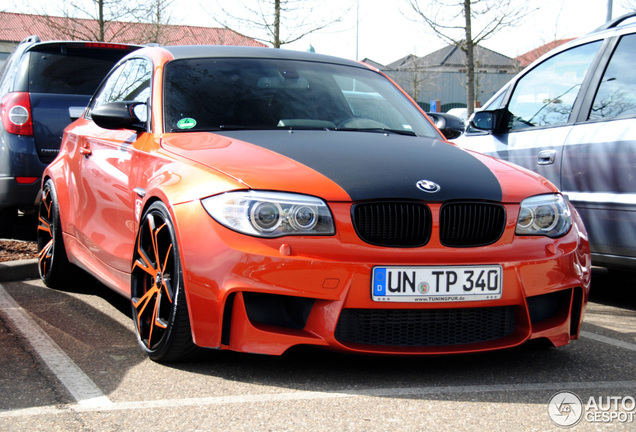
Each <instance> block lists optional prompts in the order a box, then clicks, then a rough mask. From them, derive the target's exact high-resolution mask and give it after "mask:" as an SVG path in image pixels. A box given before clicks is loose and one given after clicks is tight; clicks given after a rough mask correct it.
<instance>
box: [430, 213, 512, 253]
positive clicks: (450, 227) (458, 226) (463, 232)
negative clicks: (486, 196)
mask: <svg viewBox="0 0 636 432" xmlns="http://www.w3.org/2000/svg"><path fill="white" fill-rule="evenodd" d="M439 220H440V228H439V236H440V242H441V243H442V244H443V245H445V246H455V247H469V246H485V245H489V244H492V243H494V242H496V241H497V240H499V238H500V237H501V235H502V234H503V232H504V228H505V227H506V211H505V210H504V208H503V206H501V205H499V204H492V203H470V202H468V203H465V202H459V203H450V204H445V205H443V206H442V209H441V210H440V217H439Z"/></svg>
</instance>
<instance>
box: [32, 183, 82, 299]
mask: <svg viewBox="0 0 636 432" xmlns="http://www.w3.org/2000/svg"><path fill="white" fill-rule="evenodd" d="M37 242H38V270H39V273H40V278H41V279H42V281H43V282H44V284H45V285H46V286H48V287H49V288H62V287H63V286H64V285H65V284H66V283H67V281H69V280H70V278H71V277H72V275H73V274H74V273H75V268H74V266H73V265H72V264H71V263H69V261H68V257H67V256H66V249H65V248H64V238H63V235H62V225H61V223H60V208H59V203H58V200H57V193H56V192H55V186H54V185H53V181H52V180H50V179H49V180H47V181H46V183H45V184H44V187H43V188H42V201H41V202H40V207H39V209H38V229H37Z"/></svg>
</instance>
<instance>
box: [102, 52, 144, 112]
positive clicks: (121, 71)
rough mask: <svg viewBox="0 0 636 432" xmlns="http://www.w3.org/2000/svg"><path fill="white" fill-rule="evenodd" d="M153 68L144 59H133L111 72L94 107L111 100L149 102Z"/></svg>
mask: <svg viewBox="0 0 636 432" xmlns="http://www.w3.org/2000/svg"><path fill="white" fill-rule="evenodd" d="M151 76H152V68H151V66H150V63H149V62H148V61H147V60H144V59H132V60H129V61H127V62H125V63H123V64H121V65H120V66H119V67H118V68H117V69H116V70H115V71H114V72H113V73H111V74H110V76H109V77H108V79H107V80H106V82H105V83H104V85H103V86H102V88H101V89H100V90H99V92H98V93H97V96H96V97H95V100H94V101H93V108H94V107H96V106H99V105H103V104H105V103H109V102H123V101H126V102H148V98H149V97H150V78H151Z"/></svg>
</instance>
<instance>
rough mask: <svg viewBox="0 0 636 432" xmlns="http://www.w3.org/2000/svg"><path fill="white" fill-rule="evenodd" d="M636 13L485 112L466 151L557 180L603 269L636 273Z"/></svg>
mask: <svg viewBox="0 0 636 432" xmlns="http://www.w3.org/2000/svg"><path fill="white" fill-rule="evenodd" d="M635 18H636V13H632V14H628V15H625V16H623V17H620V18H617V19H616V20H614V21H612V22H609V23H607V24H606V25H604V26H603V27H601V28H599V29H597V30H595V31H594V32H593V33H591V34H589V35H587V36H585V37H582V38H580V39H577V40H575V41H572V42H570V43H568V44H566V45H563V46H561V47H559V48H558V49H556V50H554V51H552V52H550V53H548V54H546V55H545V56H543V57H542V58H540V59H538V60H537V61H536V62H534V63H533V64H531V65H530V66H528V68H526V69H525V70H524V71H523V72H521V73H520V74H519V75H518V76H516V77H515V78H514V79H513V80H511V81H510V82H509V83H508V84H507V85H506V86H505V87H504V88H502V89H501V90H500V91H499V92H498V93H496V94H495V95H494V96H493V98H492V99H491V100H489V101H488V102H487V103H486V105H484V108H483V110H482V111H479V112H476V113H475V114H474V115H473V117H472V119H471V121H470V123H469V126H468V127H467V130H466V132H465V134H464V135H462V136H461V137H459V138H458V139H457V140H456V142H457V144H458V145H460V146H461V147H465V148H469V149H473V150H476V151H479V152H482V153H487V154H490V155H494V156H496V157H499V158H502V159H505V160H508V161H511V162H514V163H516V164H518V165H521V166H523V167H526V168H528V169H530V170H532V171H535V172H537V173H539V174H541V175H543V176H544V177H546V178H548V179H549V180H550V181H552V182H553V183H554V184H555V185H556V186H557V187H559V188H560V189H561V190H562V191H563V192H564V194H565V195H566V196H567V197H568V198H569V199H570V201H571V202H572V203H573V204H574V205H575V207H576V208H577V209H578V210H579V212H580V213H581V216H582V217H583V220H584V222H585V226H586V228H587V230H588V233H589V236H590V243H591V247H592V259H593V262H594V264H596V265H601V266H605V267H614V268H625V269H631V270H636V55H634V53H636V20H635Z"/></svg>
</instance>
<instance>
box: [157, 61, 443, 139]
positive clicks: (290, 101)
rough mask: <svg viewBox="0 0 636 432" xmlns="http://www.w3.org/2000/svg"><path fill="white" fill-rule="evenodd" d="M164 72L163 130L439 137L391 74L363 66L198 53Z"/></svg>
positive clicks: (170, 65)
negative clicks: (352, 132)
mask: <svg viewBox="0 0 636 432" xmlns="http://www.w3.org/2000/svg"><path fill="white" fill-rule="evenodd" d="M164 76H165V78H164V116H165V120H164V121H165V130H166V131H167V132H186V131H210V130H212V131H218V130H240V129H323V130H324V129H326V130H345V131H348V130H364V131H382V132H386V131H390V132H395V133H401V134H408V135H418V136H429V137H434V138H439V135H438V133H437V132H436V130H435V129H434V128H433V126H432V125H431V124H430V123H429V122H428V120H426V119H425V117H424V116H423V115H422V114H421V112H420V111H419V110H418V109H417V108H416V107H415V106H414V105H413V104H412V103H411V102H410V101H409V100H408V99H407V98H406V97H405V96H404V95H403V94H402V93H401V92H400V91H399V90H398V89H397V88H396V87H395V86H394V85H393V84H392V83H391V82H390V81H389V80H387V79H386V78H385V77H383V76H382V75H380V74H378V73H376V72H373V71H371V70H367V69H364V68H359V67H351V66H343V65H336V64H329V63H318V62H311V61H296V60H280V59H245V58H227V59H226V58H222V59H214V58H206V59H200V58H198V59H186V60H175V61H173V62H170V63H169V64H168V65H167V66H166V68H165V75H164Z"/></svg>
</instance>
